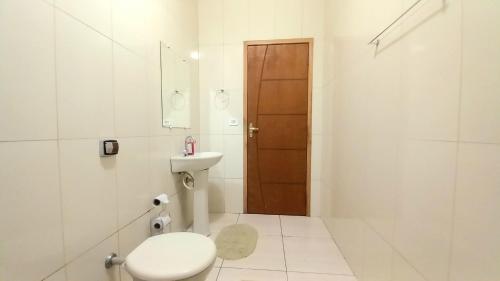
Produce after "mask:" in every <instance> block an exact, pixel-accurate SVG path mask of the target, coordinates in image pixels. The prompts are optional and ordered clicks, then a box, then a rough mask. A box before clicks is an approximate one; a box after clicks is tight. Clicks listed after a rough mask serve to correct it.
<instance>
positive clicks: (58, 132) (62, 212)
mask: <svg viewBox="0 0 500 281" xmlns="http://www.w3.org/2000/svg"><path fill="white" fill-rule="evenodd" d="M49 5H50V4H49ZM51 8H52V19H53V22H52V23H53V26H52V31H53V32H54V33H53V36H54V38H53V43H54V84H55V85H54V94H55V101H56V130H57V131H56V135H57V139H56V140H55V141H56V145H57V172H58V183H59V205H60V206H59V208H60V214H59V215H60V219H61V232H62V233H61V235H62V241H61V243H62V250H63V255H62V256H63V261H66V258H67V256H66V233H65V230H64V200H63V186H62V172H61V171H62V166H61V141H60V140H59V136H60V128H59V91H58V86H57V84H58V83H57V82H58V77H57V51H56V50H57V34H56V33H57V23H56V21H57V17H56V10H55V8H54V6H52V5H51ZM59 270H64V272H63V273H64V277H65V278H66V279H68V273H67V270H66V265H63V266H62V267H61V268H59V269H57V271H55V272H53V273H52V275H53V274H56V273H57V272H58V271H59ZM47 278H48V277H47Z"/></svg>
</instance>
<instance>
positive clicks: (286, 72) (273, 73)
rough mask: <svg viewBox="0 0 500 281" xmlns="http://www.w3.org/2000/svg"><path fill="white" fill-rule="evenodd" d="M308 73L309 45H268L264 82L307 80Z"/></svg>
mask: <svg viewBox="0 0 500 281" xmlns="http://www.w3.org/2000/svg"><path fill="white" fill-rule="evenodd" d="M308 73H309V44H279V45H268V50H267V56H266V61H265V64H264V70H263V74H262V76H263V77H262V79H263V80H277V79H303V80H307V78H308V77H307V76H308Z"/></svg>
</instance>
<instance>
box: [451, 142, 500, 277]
mask: <svg viewBox="0 0 500 281" xmlns="http://www.w3.org/2000/svg"><path fill="white" fill-rule="evenodd" d="M458 158H459V161H458V179H457V191H456V207H455V210H456V211H455V231H454V237H453V251H452V260H451V275H450V280H452V281H465V280H495V279H498V278H500V269H499V268H498V261H499V260H500V254H499V253H500V240H499V239H498V238H499V237H500V222H499V220H498V214H500V206H499V205H498V198H499V196H500V178H499V176H498V175H499V174H498V172H499V171H500V146H498V145H483V144H461V145H460V150H459V156H458Z"/></svg>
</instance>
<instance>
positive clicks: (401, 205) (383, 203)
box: [321, 0, 500, 281]
mask: <svg viewBox="0 0 500 281" xmlns="http://www.w3.org/2000/svg"><path fill="white" fill-rule="evenodd" d="M412 3H414V1H412V0H404V1H399V0H393V1H382V2H381V1H369V0H366V1H337V0H331V1H327V5H326V17H325V19H326V21H325V22H326V27H325V32H326V34H325V40H326V42H325V47H326V49H325V57H326V59H325V63H324V72H325V73H324V78H325V79H326V81H324V84H325V85H326V86H325V87H324V90H325V93H323V102H322V103H323V106H324V107H323V111H324V112H323V118H325V119H324V120H323V126H322V127H323V128H322V138H323V141H322V143H323V150H324V151H325V153H324V154H323V164H322V165H323V170H322V174H321V180H322V184H323V186H322V188H323V190H322V193H321V194H322V195H323V196H324V197H328V198H323V200H321V202H322V206H321V210H322V217H323V219H324V221H325V222H326V224H327V225H328V228H329V230H330V231H331V232H332V234H333V236H334V238H335V240H336V241H337V242H338V244H339V247H340V248H341V249H342V251H343V254H344V255H345V257H346V259H347V261H348V262H349V264H350V265H351V268H352V269H353V270H354V272H355V273H356V275H357V277H358V279H359V280H391V281H431V280H432V281H459V280H460V281H465V280H497V279H500V271H499V270H498V266H496V264H498V261H499V260H500V256H499V255H498V252H499V249H500V248H499V247H500V238H499V237H500V236H499V232H498V229H499V226H500V223H499V222H498V216H497V214H498V212H499V211H498V207H496V206H497V205H498V204H496V203H494V202H496V201H495V199H494V198H498V195H499V194H498V192H499V189H498V183H499V173H498V171H499V169H500V168H499V162H498V158H499V155H498V140H499V138H498V136H499V135H498V132H500V130H499V127H498V124H499V122H498V120H500V114H499V113H500V110H499V109H500V108H499V107H498V105H499V104H500V103H499V98H500V94H499V93H500V92H499V90H498V89H499V84H498V81H499V80H498V79H497V77H499V75H500V69H499V67H498V63H492V62H494V61H498V55H499V51H498V50H499V44H498V43H499V42H500V41H499V39H500V36H499V34H498V32H494V29H495V27H496V26H497V25H498V24H499V18H500V17H499V15H500V14H499V11H500V6H499V4H498V3H497V2H496V1H472V0H463V1H460V0H448V1H422V3H420V5H419V6H418V7H416V9H415V10H414V12H412V13H411V14H408V15H407V16H406V17H405V18H404V19H403V20H402V24H401V25H400V26H398V27H396V28H393V29H392V30H391V31H390V32H389V33H388V34H387V35H386V36H384V38H383V39H382V41H381V45H380V47H379V48H378V50H375V48H374V47H373V46H367V45H366V43H367V41H369V39H370V38H371V36H374V35H375V34H377V32H379V31H380V30H381V29H383V27H384V26H386V24H387V23H389V22H391V20H393V19H394V18H396V17H397V16H398V15H399V14H401V13H402V12H403V11H404V10H405V9H406V8H407V7H408V6H409V5H411V4H412ZM494 120H495V121H494ZM497 201H498V200H497ZM494 214H495V215H494ZM495 216H496V218H495Z"/></svg>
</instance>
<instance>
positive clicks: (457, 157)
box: [443, 3, 464, 280]
mask: <svg viewBox="0 0 500 281" xmlns="http://www.w3.org/2000/svg"><path fill="white" fill-rule="evenodd" d="M443 4H445V3H443ZM460 13H461V17H460V18H461V20H460V41H461V44H460V66H459V68H460V85H459V87H460V88H459V90H458V113H457V123H458V126H457V139H458V140H460V136H461V133H462V130H461V123H462V102H463V100H462V97H463V84H464V83H463V74H464V73H463V72H464V68H463V67H464V52H463V49H464V47H463V45H464V44H463V37H464V23H463V21H464V4H463V3H461V6H460ZM460 148H461V145H460V141H459V142H458V143H457V147H456V151H455V177H454V179H453V181H454V183H453V185H454V186H453V201H452V206H451V229H450V242H449V250H448V251H449V252H448V273H447V278H448V280H451V270H452V260H453V248H454V246H455V228H456V224H455V220H456V209H457V202H456V201H457V188H458V173H459V167H458V165H459V161H460Z"/></svg>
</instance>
